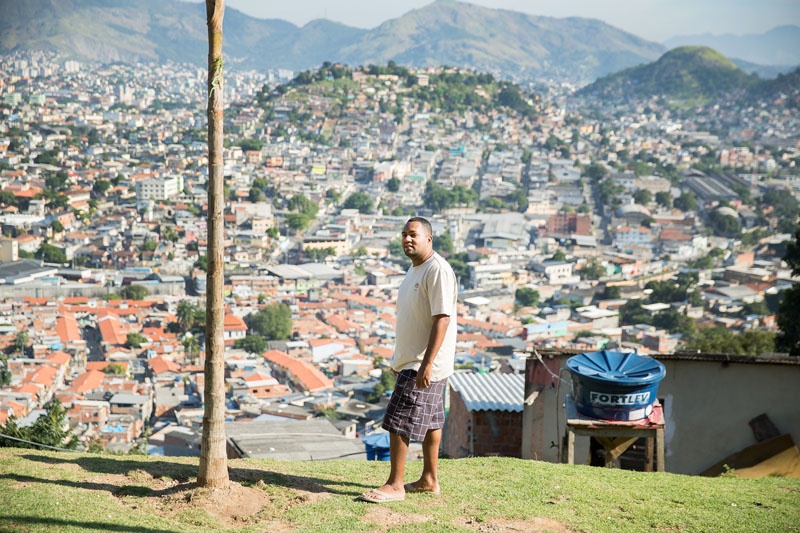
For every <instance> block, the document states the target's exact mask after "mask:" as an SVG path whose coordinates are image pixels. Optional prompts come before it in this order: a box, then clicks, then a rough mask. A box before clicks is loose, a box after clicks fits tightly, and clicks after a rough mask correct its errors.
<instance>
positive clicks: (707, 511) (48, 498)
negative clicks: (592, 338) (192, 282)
mask: <svg viewBox="0 0 800 533" xmlns="http://www.w3.org/2000/svg"><path fill="white" fill-rule="evenodd" d="M197 465H198V460H197V459H194V458H172V457H170V458H164V457H145V456H114V455H90V454H77V453H57V452H42V451H34V450H27V449H17V448H0V502H2V505H0V530H2V531H143V532H163V531H191V532H202V531H224V530H236V531H325V532H328V531H359V532H363V531H390V530H391V531H420V532H421V531H425V532H428V531H507V530H511V531H608V532H615V533H616V532H626V531H630V532H641V531H687V532H702V531H709V532H710V531H713V532H719V531H742V532H754V531H765V532H773V531H775V532H784V531H800V479H786V478H764V479H741V478H736V477H732V476H723V477H719V478H703V477H694V476H682V475H676V474H667V473H641V472H631V471H623V470H615V469H605V468H596V467H588V466H569V465H560V464H551V463H545V462H539V461H523V460H519V459H509V458H473V459H459V460H442V461H440V477H441V479H440V481H441V486H442V494H441V495H440V496H431V495H422V494H414V495H408V496H407V498H406V500H405V501H402V502H395V503H391V504H385V505H375V504H368V503H364V502H360V501H356V500H355V497H356V496H357V495H358V494H360V493H361V492H363V491H365V490H367V489H369V488H372V487H375V486H377V485H380V484H381V483H382V482H383V481H384V480H385V478H386V475H387V474H388V468H389V465H388V463H385V462H364V461H325V462H289V461H273V460H234V461H229V462H228V468H229V472H230V478H231V481H234V482H236V485H235V487H238V488H239V490H240V491H243V492H242V493H233V494H228V493H225V491H217V492H215V493H212V491H208V490H205V489H197V488H196V487H195V486H194V482H195V481H196V476H197V469H198V468H197ZM421 467H422V465H421V463H419V462H412V463H409V465H408V468H407V470H408V471H407V476H406V477H407V479H408V480H409V481H410V480H413V479H415V477H414V476H415V475H419V472H420V470H421ZM243 495H244V496H243ZM244 497H247V500H245V499H244ZM248 501H249V502H250V503H251V504H252V503H254V504H255V507H252V508H251V509H250V510H249V511H248V510H246V509H245V508H246V507H247V502H248ZM226 506H227V508H226ZM237 514H238V515H239V516H238V517H237V516H234V515H237Z"/></svg>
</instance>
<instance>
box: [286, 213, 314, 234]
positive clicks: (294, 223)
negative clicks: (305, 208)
mask: <svg viewBox="0 0 800 533" xmlns="http://www.w3.org/2000/svg"><path fill="white" fill-rule="evenodd" d="M309 224H311V219H310V218H308V215H306V214H305V213H288V214H287V215H286V225H287V226H288V227H289V229H291V230H294V231H303V230H305V229H306V228H307V227H308V226H309Z"/></svg>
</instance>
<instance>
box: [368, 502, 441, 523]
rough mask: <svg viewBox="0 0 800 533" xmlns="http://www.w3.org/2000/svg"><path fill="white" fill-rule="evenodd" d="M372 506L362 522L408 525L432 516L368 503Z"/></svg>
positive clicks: (422, 521) (421, 521)
mask: <svg viewBox="0 0 800 533" xmlns="http://www.w3.org/2000/svg"><path fill="white" fill-rule="evenodd" d="M367 505H370V506H371V507H372V509H370V510H369V511H368V512H367V514H365V515H364V517H363V518H362V519H361V521H362V522H369V523H371V524H377V525H379V526H381V527H386V528H389V527H395V526H406V525H408V524H422V523H424V522H427V521H428V520H430V519H431V517H430V516H427V515H423V514H414V513H398V512H397V511H393V510H391V509H390V508H388V507H386V506H385V505H381V504H367Z"/></svg>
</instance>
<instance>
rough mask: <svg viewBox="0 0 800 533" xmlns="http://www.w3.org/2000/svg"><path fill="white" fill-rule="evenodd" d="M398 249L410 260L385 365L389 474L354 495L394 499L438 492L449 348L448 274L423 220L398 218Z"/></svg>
mask: <svg viewBox="0 0 800 533" xmlns="http://www.w3.org/2000/svg"><path fill="white" fill-rule="evenodd" d="M402 237H403V238H402V244H403V252H404V253H405V254H406V256H408V258H409V259H411V268H410V269H409V270H408V272H407V273H406V277H405V279H404V280H403V283H402V284H400V288H399V290H398V295H397V335H396V341H395V350H394V356H393V357H392V362H391V368H392V372H393V373H394V374H395V375H397V384H396V385H395V389H394V392H393V393H392V398H391V400H390V401H389V406H388V407H387V409H386V414H385V415H384V417H383V426H382V427H383V428H384V429H386V430H387V431H388V432H389V454H390V460H391V468H390V472H389V479H388V480H387V481H386V483H385V484H384V485H382V486H381V487H378V488H377V489H373V490H370V491H368V492H365V493H364V494H362V495H361V496H360V497H359V498H360V499H361V500H364V501H368V502H372V503H384V502H391V501H398V500H402V499H404V498H405V494H406V492H427V493H433V494H438V493H439V477H438V459H439V443H440V442H441V438H442V427H443V426H444V397H443V394H444V388H445V386H446V385H447V378H448V377H449V376H450V375H451V374H452V373H453V364H454V361H455V350H456V298H457V293H458V288H457V285H456V276H455V274H454V273H453V269H452V268H451V267H450V265H449V264H447V261H445V260H444V258H442V256H440V255H439V254H438V253H436V252H435V251H434V250H433V231H432V230H431V224H430V222H428V221H427V220H425V219H424V218H422V217H413V218H411V219H409V220H408V222H406V224H405V226H403V233H402ZM411 440H421V441H422V452H423V470H422V475H421V476H420V478H419V479H418V480H417V481H415V482H413V483H407V484H405V485H404V484H403V475H404V473H405V466H406V456H407V455H408V444H409V442H410V441H411Z"/></svg>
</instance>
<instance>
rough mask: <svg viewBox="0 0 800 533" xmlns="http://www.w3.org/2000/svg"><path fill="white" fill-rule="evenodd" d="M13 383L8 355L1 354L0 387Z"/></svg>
mask: <svg viewBox="0 0 800 533" xmlns="http://www.w3.org/2000/svg"><path fill="white" fill-rule="evenodd" d="M9 385H11V371H10V370H9V369H8V356H6V355H5V354H0V389H2V388H4V387H8V386H9Z"/></svg>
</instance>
